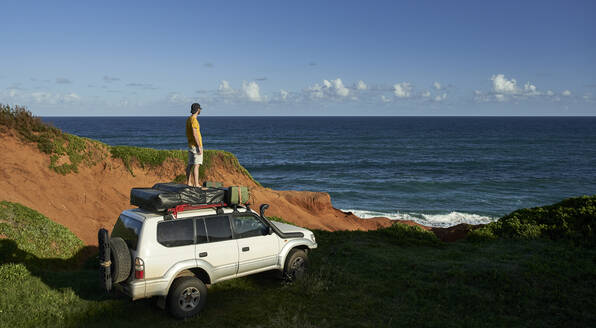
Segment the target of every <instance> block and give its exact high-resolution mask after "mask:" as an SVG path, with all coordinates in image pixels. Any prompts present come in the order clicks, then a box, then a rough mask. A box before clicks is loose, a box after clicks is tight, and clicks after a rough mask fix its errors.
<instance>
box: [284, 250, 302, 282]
mask: <svg viewBox="0 0 596 328" xmlns="http://www.w3.org/2000/svg"><path fill="white" fill-rule="evenodd" d="M307 269H308V256H307V255H306V252H305V251H303V250H301V249H293V250H291V251H290V253H289V254H288V256H287V258H286V264H285V266H284V272H283V276H284V279H285V280H287V281H296V280H300V279H302V278H303V277H304V275H305V274H306V270H307Z"/></svg>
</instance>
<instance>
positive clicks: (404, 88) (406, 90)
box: [393, 82, 412, 98]
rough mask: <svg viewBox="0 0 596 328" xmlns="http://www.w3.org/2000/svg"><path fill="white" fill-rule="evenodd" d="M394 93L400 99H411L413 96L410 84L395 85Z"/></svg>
mask: <svg viewBox="0 0 596 328" xmlns="http://www.w3.org/2000/svg"><path fill="white" fill-rule="evenodd" d="M393 93H394V94H395V96H397V97H399V98H409V97H410V96H411V94H412V85H411V84H410V83H408V82H402V83H397V84H394V85H393Z"/></svg>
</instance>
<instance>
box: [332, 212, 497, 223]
mask: <svg viewBox="0 0 596 328" xmlns="http://www.w3.org/2000/svg"><path fill="white" fill-rule="evenodd" d="M342 211H344V212H352V213H354V214H355V215H356V216H359V217H361V218H363V219H369V218H374V217H386V218H389V219H391V220H411V221H414V222H416V223H419V224H422V225H424V226H428V227H437V228H448V227H452V226H454V225H458V224H460V223H467V224H487V223H491V222H494V221H497V220H498V219H499V218H498V217H491V216H484V215H479V214H474V213H464V212H456V211H452V212H449V213H434V214H429V213H416V212H392V213H391V212H388V213H386V212H376V211H365V210H354V209H347V210H342Z"/></svg>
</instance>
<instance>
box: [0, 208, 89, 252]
mask: <svg viewBox="0 0 596 328" xmlns="http://www.w3.org/2000/svg"><path fill="white" fill-rule="evenodd" d="M0 235H2V236H3V237H2V239H0V241H4V243H3V244H2V245H3V246H4V247H2V248H1V249H0V263H3V262H10V261H11V258H12V257H14V256H18V255H17V254H18V253H19V252H15V249H19V250H21V251H22V252H23V253H27V254H28V255H27V256H34V257H37V258H59V259H69V258H71V257H73V256H74V255H75V254H77V252H78V251H79V250H80V249H81V248H82V247H83V242H82V241H81V240H80V239H79V238H78V237H77V236H75V234H73V233H72V232H71V231H70V230H68V228H66V227H64V226H62V225H60V224H58V223H55V222H54V221H52V220H50V219H48V218H47V217H45V216H44V215H43V214H41V213H39V212H37V211H35V210H32V209H30V208H28V207H25V206H23V205H21V204H18V203H12V202H7V201H1V202H0ZM6 240H9V241H11V242H14V247H8V246H7V244H5V243H6Z"/></svg>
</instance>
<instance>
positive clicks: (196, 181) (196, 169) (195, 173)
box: [193, 164, 200, 187]
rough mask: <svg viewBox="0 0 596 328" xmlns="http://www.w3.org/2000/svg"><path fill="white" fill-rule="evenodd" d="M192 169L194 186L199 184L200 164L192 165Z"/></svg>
mask: <svg viewBox="0 0 596 328" xmlns="http://www.w3.org/2000/svg"><path fill="white" fill-rule="evenodd" d="M193 166H194V167H193V169H194V178H195V187H198V186H199V166H200V165H198V164H197V165H193Z"/></svg>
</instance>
